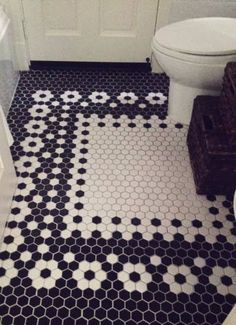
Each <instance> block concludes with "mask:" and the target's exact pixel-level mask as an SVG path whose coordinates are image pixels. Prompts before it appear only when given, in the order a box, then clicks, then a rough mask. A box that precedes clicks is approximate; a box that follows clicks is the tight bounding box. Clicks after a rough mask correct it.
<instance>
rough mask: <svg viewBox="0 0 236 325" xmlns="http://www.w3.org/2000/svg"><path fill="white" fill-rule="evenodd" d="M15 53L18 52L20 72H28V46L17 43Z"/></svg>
mask: <svg viewBox="0 0 236 325" xmlns="http://www.w3.org/2000/svg"><path fill="white" fill-rule="evenodd" d="M15 52H16V55H15V56H16V63H17V69H18V70H20V71H27V70H29V61H28V54H27V51H26V44H25V42H19V41H16V42H15Z"/></svg>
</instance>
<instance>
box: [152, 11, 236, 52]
mask: <svg viewBox="0 0 236 325" xmlns="http://www.w3.org/2000/svg"><path fill="white" fill-rule="evenodd" d="M235 30H236V19H234V18H223V17H206V18H196V19H188V20H184V21H181V22H177V23H174V24H170V25H167V26H165V27H163V28H161V29H160V30H158V31H157V32H156V34H155V36H154V40H153V48H154V49H157V50H158V49H159V50H161V51H162V52H163V51H171V52H170V53H172V54H173V53H180V54H185V55H190V56H191V55H194V56H204V57H206V56H210V57H212V56H226V55H235V54H236V36H235V33H234V31H235ZM203 35H204V37H203ZM180 36H181V37H180ZM168 53H169V52H168ZM168 53H167V52H166V54H168Z"/></svg>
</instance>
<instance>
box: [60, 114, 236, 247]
mask: <svg viewBox="0 0 236 325" xmlns="http://www.w3.org/2000/svg"><path fill="white" fill-rule="evenodd" d="M77 117H78V119H79V122H77V125H76V126H77V131H76V137H77V139H76V140H74V141H75V142H76V144H77V147H76V149H75V150H74V153H75V158H74V163H75V168H76V165H78V168H79V167H81V164H80V163H79V160H80V159H86V160H87V162H86V163H85V165H84V166H85V167H84V168H85V169H86V171H84V175H82V178H83V179H84V180H85V184H84V185H82V186H80V187H79V186H78V188H77V190H78V191H80V190H81V191H83V192H84V193H83V194H84V196H83V197H81V198H80V199H79V198H78V197H77V198H75V192H74V191H75V189H74V188H73V190H72V191H70V193H67V194H68V195H70V197H71V201H72V203H73V204H74V203H75V202H74V200H77V201H78V202H80V203H82V204H83V209H81V211H76V210H74V209H73V210H70V214H71V215H72V216H75V215H77V214H78V213H79V215H80V216H81V217H82V223H79V224H78V225H76V224H73V225H72V224H71V225H70V226H69V229H70V228H71V231H72V230H75V227H76V229H78V230H80V231H81V235H82V237H83V238H90V237H91V236H92V232H93V231H96V230H97V231H99V232H100V233H101V237H102V238H104V239H110V238H112V236H113V234H114V232H119V233H120V236H121V237H122V238H123V239H125V240H130V239H132V238H133V234H134V233H135V232H138V233H139V234H142V238H143V239H145V240H152V239H153V237H154V235H155V234H156V233H158V234H162V235H163V238H164V239H165V240H167V241H172V240H173V238H174V237H173V236H174V235H175V234H176V233H180V234H182V235H183V236H184V239H185V240H187V241H188V242H193V241H194V240H195V236H196V235H197V234H202V235H204V236H206V235H207V236H208V237H207V238H208V241H209V242H211V243H214V242H216V236H217V235H219V234H220V233H222V232H224V231H227V226H228V227H229V228H230V227H231V223H230V222H228V225H227V221H225V220H224V224H225V228H224V229H216V228H212V222H213V221H214V220H215V219H216V217H215V216H214V215H212V214H211V213H210V212H209V208H210V207H212V205H213V202H209V201H207V200H206V198H205V197H204V196H199V195H196V193H195V187H194V181H193V177H192V171H191V167H190V162H189V157H188V152H187V146H186V133H187V127H184V128H183V129H181V130H180V129H178V128H176V127H175V123H174V122H172V121H170V120H168V128H166V124H164V123H162V124H161V121H160V120H159V119H158V117H155V116H153V117H152V118H151V119H150V120H148V121H146V120H144V119H143V118H142V117H141V116H138V117H136V118H135V119H134V120H133V121H132V122H131V121H130V119H128V118H127V117H126V116H122V117H121V118H120V119H118V120H115V119H114V118H113V117H112V116H109V115H107V116H106V117H105V118H104V119H103V120H102V122H101V119H99V118H98V117H97V116H96V115H92V116H91V117H90V118H86V119H85V118H84V117H83V115H82V114H78V115H77ZM160 124H161V125H163V127H160ZM84 125H85V126H84ZM82 130H84V131H85V134H86V135H83V133H84V132H83V131H82ZM81 131H82V132H81ZM85 138H86V139H87V142H88V143H87V144H86V145H85V146H86V149H87V150H86V152H85V153H83V152H81V141H83V140H84V139H85ZM82 151H83V149H82ZM80 176H81V175H80ZM75 177H76V175H75ZM77 177H79V176H77ZM74 182H75V180H74V179H73V180H72V181H71V185H73V184H74ZM69 183H70V181H69ZM222 199H223V197H222ZM215 206H216V208H220V209H224V208H222V204H220V203H219V202H218V203H217V202H215ZM68 208H69V209H70V203H68ZM225 211H227V210H226V209H225ZM96 217H98V218H97V219H98V222H96V223H95V222H94V220H96ZM94 218H95V219H94ZM100 219H101V220H100ZM175 219H177V220H178V221H177V222H179V223H181V224H180V225H178V227H176V226H174V225H173V220H175ZM195 219H197V220H198V222H202V223H203V227H193V224H192V222H193V221H194V220H195ZM199 220H200V221H199ZM69 221H71V220H69ZM64 234H65V236H70V234H69V233H68V232H67V231H65V232H64ZM229 240H230V238H229ZM231 240H232V241H234V238H233V236H232V238H231Z"/></svg>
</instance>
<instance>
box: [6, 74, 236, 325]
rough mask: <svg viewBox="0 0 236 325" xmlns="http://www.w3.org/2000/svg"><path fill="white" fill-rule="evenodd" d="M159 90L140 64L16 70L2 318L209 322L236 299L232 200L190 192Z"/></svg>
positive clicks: (179, 142) (185, 163)
mask: <svg viewBox="0 0 236 325" xmlns="http://www.w3.org/2000/svg"><path fill="white" fill-rule="evenodd" d="M167 97H168V79H167V77H166V76H165V75H163V74H161V75H153V74H151V73H149V72H146V71H136V72H134V71H122V70H112V69H111V70H109V71H103V70H101V69H98V70H97V69H91V70H88V69H85V70H82V71H60V70H58V71H55V70H50V71H45V70H44V71H29V72H24V73H22V74H21V80H20V83H19V87H18V89H17V92H16V96H15V99H14V102H13V104H12V108H11V111H10V114H9V117H8V121H9V124H10V127H11V130H12V133H13V135H14V139H15V142H14V145H13V147H12V155H13V158H14V162H15V167H16V171H17V176H18V188H17V191H16V194H15V197H14V200H13V203H12V211H11V215H10V216H9V220H8V223H7V225H6V229H5V233H4V241H3V244H2V246H1V250H0V316H1V318H2V324H3V325H10V324H14V325H75V324H79V325H81V324H82V325H83V324H91V325H96V324H101V325H109V324H112V325H113V324H114V325H120V324H129V325H133V324H138V325H146V324H152V325H172V324H173V325H174V324H175V325H176V324H178V325H183V324H191V325H196V324H205V325H207V324H209V325H210V324H214V325H220V324H222V323H223V321H224V319H225V318H226V316H227V314H228V313H229V312H230V310H231V309H232V307H233V305H234V304H235V302H236V272H235V251H236V250H235V248H236V240H235V239H236V236H235V235H236V231H235V217H234V215H233V208H232V197H230V196H229V197H223V196H218V197H215V196H208V197H205V196H197V195H196V194H195V189H194V183H193V180H192V174H191V168H190V164H189V160H188V153H187V148H186V133H187V127H185V126H183V125H181V124H179V123H175V122H174V121H172V120H170V119H169V118H168V117H167V116H166V112H167Z"/></svg>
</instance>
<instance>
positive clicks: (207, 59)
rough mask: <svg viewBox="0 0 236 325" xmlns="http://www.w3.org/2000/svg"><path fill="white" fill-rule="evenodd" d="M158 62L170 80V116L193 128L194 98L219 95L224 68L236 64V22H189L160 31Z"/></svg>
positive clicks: (156, 46)
mask: <svg viewBox="0 0 236 325" xmlns="http://www.w3.org/2000/svg"><path fill="white" fill-rule="evenodd" d="M152 50H153V54H154V57H155V59H156V61H157V62H158V63H159V65H160V66H161V68H162V69H163V70H164V72H165V73H166V74H167V75H168V76H169V77H170V88H169V107H168V115H169V116H170V117H171V118H172V119H173V120H175V121H177V122H180V123H183V124H189V123H190V119H191V113H192V107H193V101H194V98H195V97H196V96H198V95H219V93H220V90H221V85H222V79H223V75H224V68H225V66H226V64H227V62H229V61H236V19H234V18H223V17H207V18H195V19H188V20H184V21H181V22H177V23H173V24H170V25H167V26H165V27H163V28H161V29H159V30H158V31H157V32H156V34H155V36H154V38H153V42H152Z"/></svg>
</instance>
